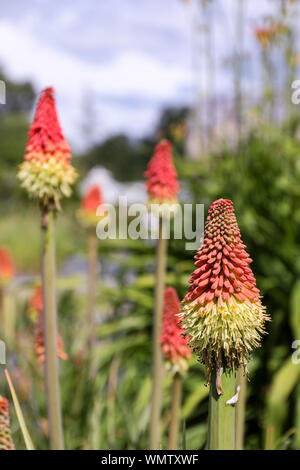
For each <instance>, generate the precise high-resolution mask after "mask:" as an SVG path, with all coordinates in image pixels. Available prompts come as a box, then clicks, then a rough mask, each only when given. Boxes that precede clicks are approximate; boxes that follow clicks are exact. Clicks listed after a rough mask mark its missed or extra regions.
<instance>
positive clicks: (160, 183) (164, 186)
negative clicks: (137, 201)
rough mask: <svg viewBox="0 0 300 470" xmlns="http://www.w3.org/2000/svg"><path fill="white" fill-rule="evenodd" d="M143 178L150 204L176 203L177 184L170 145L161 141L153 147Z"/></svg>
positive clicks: (165, 141)
mask: <svg viewBox="0 0 300 470" xmlns="http://www.w3.org/2000/svg"><path fill="white" fill-rule="evenodd" d="M145 177H146V178H147V179H148V181H147V183H146V188H147V192H148V195H149V200H150V202H152V203H158V204H162V203H170V204H172V203H176V202H177V193H178V191H179V184H178V181H177V173H176V170H175V167H174V163H173V157H172V145H171V143H170V142H168V141H167V140H162V141H161V142H159V143H158V144H157V146H156V147H155V151H154V155H153V157H152V158H151V160H150V162H149V163H148V167H147V171H146V172H145Z"/></svg>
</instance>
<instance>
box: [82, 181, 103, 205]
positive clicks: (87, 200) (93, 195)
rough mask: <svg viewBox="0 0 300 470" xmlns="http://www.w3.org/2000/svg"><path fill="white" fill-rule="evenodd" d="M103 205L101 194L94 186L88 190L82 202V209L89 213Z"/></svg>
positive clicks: (97, 187) (96, 186)
mask: <svg viewBox="0 0 300 470" xmlns="http://www.w3.org/2000/svg"><path fill="white" fill-rule="evenodd" d="M101 204H103V199H102V194H101V191H100V188H99V186H98V185H96V184H94V185H93V186H91V187H90V188H88V190H87V192H86V194H85V196H84V198H83V200H82V202H81V207H82V209H84V210H86V211H90V212H96V210H97V208H98V207H99V206H100V205H101Z"/></svg>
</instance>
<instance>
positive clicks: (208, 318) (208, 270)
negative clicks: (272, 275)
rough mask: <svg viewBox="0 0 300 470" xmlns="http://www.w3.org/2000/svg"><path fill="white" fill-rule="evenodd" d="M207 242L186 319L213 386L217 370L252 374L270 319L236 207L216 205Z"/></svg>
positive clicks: (185, 303) (187, 301)
mask: <svg viewBox="0 0 300 470" xmlns="http://www.w3.org/2000/svg"><path fill="white" fill-rule="evenodd" d="M202 242H203V243H202V246H201V247H200V249H199V250H198V252H197V254H196V256H195V259H196V262H195V266H196V269H195V271H194V272H193V274H192V277H191V278H190V281H189V282H190V284H191V285H190V287H189V290H188V293H187V295H186V296H185V298H184V301H183V313H182V314H181V315H180V316H181V318H182V324H183V327H184V328H186V331H187V334H189V335H190V340H189V344H190V346H191V347H193V349H194V351H195V352H196V353H197V354H198V357H199V359H200V361H201V362H202V363H204V364H205V366H206V374H207V381H208V383H210V380H211V372H212V370H213V369H214V368H216V369H219V368H223V369H224V370H225V371H231V370H233V369H237V368H239V367H243V369H244V371H245V373H247V363H248V360H249V355H250V353H251V351H252V349H253V348H254V347H257V346H259V345H260V339H261V335H262V334H264V333H265V330H264V323H265V321H266V320H269V319H270V318H269V316H268V315H267V314H266V313H265V307H263V306H262V304H261V301H260V295H259V290H258V288H257V287H256V281H255V278H254V275H253V273H252V271H251V268H250V266H249V265H250V263H251V262H252V260H251V259H250V257H249V255H248V253H247V252H246V251H245V248H246V246H245V245H244V244H243V242H242V240H241V235H240V230H239V227H238V224H237V221H236V217H235V214H234V207H233V203H232V201H230V200H228V199H227V200H226V199H218V200H217V201H215V202H214V203H213V204H212V205H211V207H210V209H209V215H208V217H207V221H206V225H205V231H204V237H203V240H202Z"/></svg>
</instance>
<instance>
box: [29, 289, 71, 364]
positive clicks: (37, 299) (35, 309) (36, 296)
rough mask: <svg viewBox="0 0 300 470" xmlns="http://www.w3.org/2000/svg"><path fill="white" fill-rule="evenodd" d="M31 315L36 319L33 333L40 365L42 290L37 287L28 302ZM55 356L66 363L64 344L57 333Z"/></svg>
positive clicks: (41, 353)
mask: <svg viewBox="0 0 300 470" xmlns="http://www.w3.org/2000/svg"><path fill="white" fill-rule="evenodd" d="M29 311H30V313H31V315H32V316H33V317H34V316H35V317H37V323H36V331H35V353H36V355H37V357H38V361H39V363H40V364H43V363H44V362H45V342H44V322H43V288H42V286H41V285H37V286H36V288H35V290H34V292H33V295H32V297H31V299H30V302H29ZM57 356H58V357H59V358H60V359H62V360H63V361H66V360H67V359H68V355H67V354H66V353H65V352H64V344H63V341H62V338H61V336H60V334H59V333H57Z"/></svg>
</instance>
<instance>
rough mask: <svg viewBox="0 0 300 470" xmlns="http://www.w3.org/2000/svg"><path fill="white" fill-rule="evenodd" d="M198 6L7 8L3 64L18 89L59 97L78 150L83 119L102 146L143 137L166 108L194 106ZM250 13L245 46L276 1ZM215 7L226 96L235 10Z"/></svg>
mask: <svg viewBox="0 0 300 470" xmlns="http://www.w3.org/2000/svg"><path fill="white" fill-rule="evenodd" d="M195 1H196V0H185V1H184V0H64V1H63V0H52V1H46V0H27V1H26V2H23V1H21V0H10V1H9V2H5V3H4V4H2V5H1V18H0V64H1V65H3V66H4V69H5V70H6V72H7V73H8V74H9V75H10V76H11V77H12V78H13V79H16V80H23V79H30V80H31V81H32V82H33V83H34V86H35V88H36V91H37V92H38V91H39V90H40V89H41V88H43V87H44V86H48V85H52V86H54V87H55V88H56V90H57V102H58V106H59V114H60V117H61V121H62V125H63V127H64V129H65V133H66V135H67V136H68V137H69V139H70V140H71V141H72V142H73V143H75V145H76V144H77V145H79V144H82V133H81V125H82V122H83V121H84V116H87V115H89V116H91V117H92V119H93V123H94V129H93V136H94V137H93V138H94V139H96V140H99V139H101V138H104V137H106V136H107V135H109V134H111V133H114V132H122V131H123V132H127V133H129V134H130V135H132V136H135V137H140V136H142V135H143V134H144V133H147V132H149V131H151V129H152V127H153V125H154V124H155V122H156V121H157V118H158V116H159V111H160V109H161V108H162V107H163V106H165V105H170V104H174V105H176V104H188V105H192V103H193V100H194V97H195V76H194V73H193V67H192V64H193V55H192V54H193V42H192V17H193V16H192V13H193V4H194V3H195ZM247 3H248V6H247V18H248V26H247V31H246V33H247V34H246V36H247V37H248V36H249V35H250V34H251V22H254V23H255V22H256V21H257V18H258V17H261V16H262V15H263V14H266V13H270V12H272V1H271V0H262V1H258V0H248V2H247ZM275 3H276V4H278V2H275ZM214 4H215V8H216V10H215V11H214V12H215V41H216V46H215V47H216V50H217V53H218V55H219V57H220V64H221V65H220V66H219V67H220V69H218V70H217V73H218V89H219V90H221V91H222V90H223V91H224V90H225V91H226V89H230V87H231V85H232V84H231V80H232V78H231V75H230V73H229V72H228V71H227V72H226V71H224V66H223V65H222V64H223V62H222V60H223V61H224V60H225V59H226V57H227V56H228V55H230V53H231V51H232V48H234V44H235V38H234V34H233V33H234V14H233V13H234V5H235V4H236V2H235V0H214ZM270 5H271V9H270ZM273 7H274V1H273ZM247 37H246V40H247V41H248V46H247V47H250V49H251V48H252V45H251V39H249V38H248V39H247ZM249 37H250V36H249ZM221 73H222V79H219V77H220V74H221ZM249 81H250V82H251V80H249ZM252 81H253V80H252Z"/></svg>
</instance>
